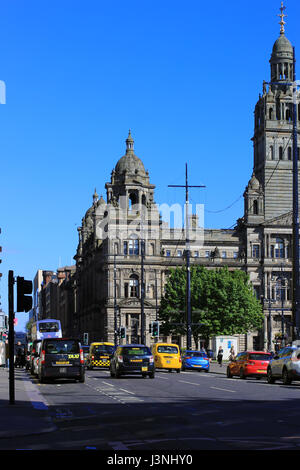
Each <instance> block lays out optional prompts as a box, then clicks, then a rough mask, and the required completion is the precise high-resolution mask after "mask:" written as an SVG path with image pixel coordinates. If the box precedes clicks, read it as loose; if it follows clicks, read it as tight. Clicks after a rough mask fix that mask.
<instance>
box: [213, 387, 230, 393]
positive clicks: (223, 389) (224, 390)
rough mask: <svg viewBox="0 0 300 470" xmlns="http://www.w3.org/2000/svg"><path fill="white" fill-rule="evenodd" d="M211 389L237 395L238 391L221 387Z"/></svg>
mask: <svg viewBox="0 0 300 470" xmlns="http://www.w3.org/2000/svg"><path fill="white" fill-rule="evenodd" d="M210 388H213V389H214V390H221V391H222V392H230V393H236V390H228V388H219V387H210Z"/></svg>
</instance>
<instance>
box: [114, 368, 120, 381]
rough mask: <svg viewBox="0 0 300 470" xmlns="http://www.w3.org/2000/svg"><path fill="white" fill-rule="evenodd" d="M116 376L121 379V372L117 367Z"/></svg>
mask: <svg viewBox="0 0 300 470" xmlns="http://www.w3.org/2000/svg"><path fill="white" fill-rule="evenodd" d="M115 377H116V379H119V378H120V377H121V373H120V372H119V371H118V370H117V369H116V373H115Z"/></svg>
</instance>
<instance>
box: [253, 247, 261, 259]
mask: <svg viewBox="0 0 300 470" xmlns="http://www.w3.org/2000/svg"><path fill="white" fill-rule="evenodd" d="M252 258H259V245H252Z"/></svg>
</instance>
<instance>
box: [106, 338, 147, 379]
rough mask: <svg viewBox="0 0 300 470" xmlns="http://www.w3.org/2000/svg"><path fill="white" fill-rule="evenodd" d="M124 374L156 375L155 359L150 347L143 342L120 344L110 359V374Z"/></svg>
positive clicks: (117, 375)
mask: <svg viewBox="0 0 300 470" xmlns="http://www.w3.org/2000/svg"><path fill="white" fill-rule="evenodd" d="M123 374H142V376H143V377H146V376H147V375H149V377H150V378H151V379H153V378H154V375H155V367H154V359H153V356H152V354H151V351H150V349H149V348H148V347H147V346H144V345H143V344H126V345H122V346H118V347H117V349H116V351H115V353H114V354H113V355H112V356H111V360H110V375H111V376H112V377H120V376H121V375H123Z"/></svg>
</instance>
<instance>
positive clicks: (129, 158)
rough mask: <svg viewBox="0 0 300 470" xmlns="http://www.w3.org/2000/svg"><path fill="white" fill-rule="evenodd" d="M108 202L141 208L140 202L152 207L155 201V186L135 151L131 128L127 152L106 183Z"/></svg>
mask: <svg viewBox="0 0 300 470" xmlns="http://www.w3.org/2000/svg"><path fill="white" fill-rule="evenodd" d="M105 188H106V190H107V202H108V204H109V203H111V204H113V205H114V206H119V207H121V208H122V209H133V208H135V209H136V210H138V209H139V206H140V204H143V205H144V206H146V207H148V208H150V207H151V205H152V204H153V203H154V188H155V186H154V185H152V184H150V181H149V173H148V171H146V170H145V167H144V165H143V162H142V161H141V159H140V158H139V157H137V156H136V155H135V153H134V140H133V138H132V136H131V131H130V130H129V134H128V137H127V139H126V153H125V155H123V157H121V158H120V159H119V160H118V162H117V164H116V166H115V168H114V170H113V171H112V173H111V181H110V183H106V185H105Z"/></svg>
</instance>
